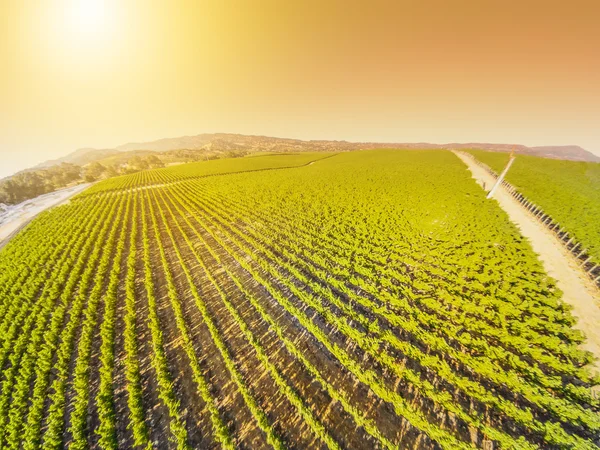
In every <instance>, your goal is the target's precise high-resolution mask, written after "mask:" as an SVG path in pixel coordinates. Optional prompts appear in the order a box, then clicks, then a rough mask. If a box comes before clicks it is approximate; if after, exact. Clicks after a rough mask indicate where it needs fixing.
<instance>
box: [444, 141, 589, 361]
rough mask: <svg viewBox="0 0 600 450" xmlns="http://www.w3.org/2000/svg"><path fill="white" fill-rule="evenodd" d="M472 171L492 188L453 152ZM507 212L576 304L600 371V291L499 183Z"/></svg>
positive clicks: (475, 167) (466, 159)
mask: <svg viewBox="0 0 600 450" xmlns="http://www.w3.org/2000/svg"><path fill="white" fill-rule="evenodd" d="M453 153H454V154H455V155H456V156H457V157H458V158H460V159H461V160H462V161H463V162H464V163H465V164H466V166H467V167H468V169H469V170H470V171H471V174H472V176H473V178H474V179H475V180H476V181H477V183H478V184H479V185H480V186H482V187H483V188H484V189H485V190H490V189H491V187H492V186H493V185H494V183H495V182H496V180H495V179H494V177H492V176H491V175H490V174H489V173H487V172H486V171H485V170H484V169H483V168H482V167H480V166H478V165H477V164H476V163H475V161H474V160H473V159H472V158H471V157H469V156H466V155H464V154H461V153H459V152H456V151H453ZM493 198H494V199H495V200H496V201H498V203H499V205H500V207H501V208H502V209H503V210H504V211H505V212H506V213H507V214H508V217H509V218H510V220H511V221H512V222H513V223H514V224H515V225H516V226H517V227H518V228H519V229H520V231H521V234H522V235H523V236H524V237H526V238H527V239H528V240H529V243H530V244H531V246H532V248H533V250H534V251H535V252H536V253H537V254H538V257H539V259H540V261H541V262H542V264H543V266H544V269H545V270H546V272H547V273H548V275H550V276H551V277H553V278H554V279H555V280H556V285H557V287H558V288H559V289H560V290H561V291H562V292H563V297H562V298H563V301H565V302H566V303H568V304H570V305H572V306H573V310H572V313H573V315H574V316H575V317H576V318H577V324H576V325H575V328H577V329H579V330H581V331H583V332H584V333H585V335H586V337H587V340H586V342H585V343H583V344H582V345H581V348H583V349H585V350H588V351H590V352H592V353H593V354H594V355H595V356H596V358H598V359H597V360H596V362H595V364H594V367H595V369H596V370H598V371H600V327H599V326H598V324H599V323H600V293H599V292H598V289H597V288H596V287H595V286H593V285H592V283H591V282H590V280H589V279H588V277H586V276H585V273H584V272H583V271H582V270H581V268H580V267H579V265H578V264H577V262H576V260H575V258H573V257H572V255H571V254H569V252H568V251H567V250H566V249H565V248H564V247H563V245H562V244H561V243H560V241H559V240H558V239H557V238H556V236H555V235H554V234H553V233H551V232H550V231H549V230H547V229H546V228H545V227H544V226H543V225H542V224H541V223H539V222H538V221H537V220H536V219H535V218H534V217H533V216H531V215H530V214H528V213H527V211H526V210H525V208H523V206H522V205H521V204H520V203H519V202H518V201H517V200H515V198H514V197H512V196H511V195H510V193H509V192H508V191H507V190H506V189H505V188H504V187H503V186H499V187H498V189H497V190H496V192H495V193H494V197H493Z"/></svg>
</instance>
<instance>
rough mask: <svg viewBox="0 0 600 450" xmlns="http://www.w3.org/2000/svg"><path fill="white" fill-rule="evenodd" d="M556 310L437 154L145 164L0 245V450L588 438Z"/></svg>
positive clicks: (590, 421) (524, 259)
mask: <svg viewBox="0 0 600 450" xmlns="http://www.w3.org/2000/svg"><path fill="white" fill-rule="evenodd" d="M313 161H315V162H314V163H313V164H311V162H313ZM136 164H137V163H136ZM171 322H172V323H171ZM573 323H574V318H573V317H572V316H571V314H570V312H569V308H568V307H567V306H565V305H564V304H563V303H562V301H561V293H560V292H559V291H558V290H557V289H556V287H555V285H554V281H553V280H552V279H550V278H549V277H548V276H547V275H546V274H545V273H544V272H543V270H542V266H541V264H540V263H539V261H538V260H537V259H536V256H535V254H534V253H533V251H532V249H531V248H530V247H529V244H528V243H527V242H526V241H525V240H524V239H523V238H522V237H521V236H520V234H519V232H518V230H517V229H516V228H515V227H514V226H513V225H512V224H511V223H510V222H509V220H508V218H507V216H506V215H505V214H504V213H503V211H502V210H501V209H500V208H499V207H498V205H497V204H495V203H494V202H489V201H486V200H485V197H484V193H483V191H482V190H481V189H480V188H479V187H478V186H477V185H476V184H475V183H474V182H473V180H472V179H471V178H470V177H469V176H468V173H467V171H466V170H465V169H464V166H463V165H462V164H461V162H460V161H459V160H458V159H457V158H456V157H455V156H454V155H452V154H451V153H449V152H444V151H432V152H414V151H406V152H404V151H368V152H354V153H345V154H339V155H336V156H331V155H327V154H302V155H286V156H261V157H255V158H236V159H234V160H218V161H209V162H200V163H194V164H189V165H183V166H177V167H169V168H161V169H156V170H144V171H141V172H138V173H135V174H132V175H129V176H124V177H119V178H114V179H111V180H106V181H103V182H100V183H98V184H97V185H95V186H94V187H93V188H91V189H89V190H88V191H86V192H84V193H83V194H82V195H79V196H78V197H76V198H75V199H74V200H73V201H72V202H71V203H70V204H68V205H65V206H62V207H60V208H58V209H56V210H52V211H50V212H47V213H45V214H42V215H41V216H40V217H39V218H38V219H36V220H35V221H34V222H33V223H31V225H30V226H29V227H28V228H27V229H26V230H25V231H24V232H23V233H22V234H20V235H19V236H17V237H16V238H15V239H14V240H13V241H11V242H10V243H9V245H7V246H6V247H5V248H4V249H3V250H2V251H0V367H2V372H1V382H0V447H2V448H20V447H23V448H26V449H28V450H32V449H38V448H61V447H63V446H67V445H68V446H70V447H72V448H88V447H94V446H98V447H99V448H117V447H119V446H135V447H136V448H144V449H149V448H161V447H163V446H166V445H167V446H171V447H173V448H180V449H186V448H190V447H192V444H193V439H195V438H197V437H198V435H197V433H198V429H199V428H198V427H197V424H198V423H202V424H203V425H202V427H203V428H202V430H203V432H205V434H206V435H203V436H202V439H203V442H206V443H207V445H208V444H212V445H213V446H215V447H217V446H219V447H224V448H238V447H244V446H248V447H250V446H252V445H255V446H257V447H260V446H265V445H268V446H271V447H274V448H286V447H294V446H295V445H299V444H297V443H296V442H295V441H294V440H293V439H294V438H295V437H301V439H305V441H304V442H311V443H312V445H313V446H315V447H327V448H331V449H337V448H344V447H351V446H352V445H353V444H352V442H354V445H356V444H355V442H356V441H352V439H355V438H358V437H359V436H360V438H361V439H364V441H361V442H365V443H366V444H365V445H368V446H369V447H373V448H386V449H393V448H404V447H408V446H410V445H411V444H414V443H415V442H418V443H420V444H422V445H431V446H437V447H440V448H447V449H459V448H465V449H467V448H472V447H473V446H479V447H483V446H486V445H488V446H489V445H493V446H494V448H519V449H522V448H523V449H529V448H531V449H533V448H578V449H579V448H582V449H587V448H589V449H592V448H597V442H594V439H597V436H598V435H599V433H600V415H599V412H600V402H599V401H598V400H597V399H594V398H593V396H592V395H591V393H590V388H591V387H592V386H593V385H594V384H595V383H597V382H598V380H597V379H595V378H594V377H592V375H591V374H590V372H589V371H588V370H587V369H586V368H585V366H586V364H588V363H589V362H590V361H591V359H592V358H591V355H590V354H589V353H587V352H584V351H582V350H580V349H579V348H578V346H579V344H580V343H581V342H582V341H583V340H584V337H583V336H582V335H581V333H579V332H577V331H574V330H573V329H572V325H573ZM119 324H122V326H123V329H119ZM142 330H143V331H142ZM199 330H201V331H199ZM118 342H120V344H118ZM144 355H145V357H144V358H143V356H144ZM290 362H292V363H293V364H291V365H290V364H289V363H290ZM182 368H185V370H182ZM217 368H219V369H218V370H217ZM188 374H189V375H188ZM184 376H189V378H190V379H189V380H182V377H184ZM302 379H304V380H308V384H303V382H302V381H301V380H302ZM184 381H185V384H186V385H187V386H188V387H190V386H191V391H189V390H188V391H183V390H182V389H181V386H182V385H183V384H184ZM265 386H267V387H268V389H264V387H265ZM152 392H153V393H154V396H153V395H149V394H150V393H152ZM189 392H193V394H194V395H196V397H194V399H197V401H198V402H200V404H199V405H193V406H194V407H193V408H191V409H190V408H189V406H190V405H191V403H190V402H191V401H196V400H192V399H190V398H187V395H188V394H189ZM265 392H267V393H271V394H272V393H274V395H268V394H266V393H265ZM119 395H121V402H120V407H121V408H123V410H121V411H120V413H119V411H118V405H117V403H118V398H119ZM232 402H233V403H232ZM235 402H237V403H235ZM232 404H233V405H236V407H238V406H239V407H240V408H241V409H232V406H231V405H232ZM240 405H241V406H240ZM192 410H195V411H194V412H198V416H199V417H196V415H195V414H191V413H192ZM281 411H284V413H283V414H280V412H281ZM337 420H341V422H337ZM159 422H160V423H159ZM92 424H93V426H91V425H92ZM159 430H165V431H168V433H165V434H166V435H165V436H163V435H161V434H160V431H159ZM353 434H356V436H353ZM249 436H252V439H253V440H254V441H252V443H251V444H250V445H249V442H250V441H249V440H248V439H249ZM407 436H408V438H407ZM411 436H412V439H414V441H407V440H406V439H411ZM167 440H169V441H170V442H167ZM349 443H350V444H349Z"/></svg>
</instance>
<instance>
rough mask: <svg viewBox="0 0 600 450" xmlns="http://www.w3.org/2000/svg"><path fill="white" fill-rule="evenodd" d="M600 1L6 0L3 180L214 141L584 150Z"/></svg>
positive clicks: (0, 87) (596, 147)
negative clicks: (122, 150)
mask: <svg viewBox="0 0 600 450" xmlns="http://www.w3.org/2000/svg"><path fill="white" fill-rule="evenodd" d="M599 17H600V2H598V1H580V0H570V1H554V0H546V1H537V0H504V1H500V0H497V1H491V0H476V1H470V0H469V1H466V0H453V1H449V0H414V1H413V0H410V1H407V0H394V1H379V0H369V1H361V2H356V1H352V0H345V1H326V0H322V1H313V0H304V1H298V2H293V1H266V0H251V1H248V0H236V1H230V0H219V1H212V0H189V1H188V0H153V1H149V0H146V1H141V0H0V152H1V158H0V177H2V176H6V175H9V174H11V173H13V172H15V171H17V170H20V169H23V168H26V167H30V166H32V165H35V164H36V163H38V162H41V161H44V160H47V159H50V158H56V157H61V156H64V155H66V154H68V153H69V152H72V151H74V150H75V149H77V148H81V147H95V148H111V147H115V146H117V145H120V144H124V143H127V142H132V141H133V142H140V141H146V140H154V139H159V138H164V137H176V136H182V135H194V134H199V133H211V132H231V133H243V134H260V135H268V136H277V137H291V138H299V139H345V140H349V141H378V142H432V143H446V142H498V143H520V144H525V145H569V144H573V145H581V146H582V147H584V148H585V149H587V150H590V151H592V152H594V153H596V154H598V155H600V126H599V124H600V27H599V26H598V18H599Z"/></svg>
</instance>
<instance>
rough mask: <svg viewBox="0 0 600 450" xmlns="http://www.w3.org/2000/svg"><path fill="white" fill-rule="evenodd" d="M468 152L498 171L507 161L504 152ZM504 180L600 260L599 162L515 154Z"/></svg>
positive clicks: (506, 155) (595, 258) (596, 259)
mask: <svg viewBox="0 0 600 450" xmlns="http://www.w3.org/2000/svg"><path fill="white" fill-rule="evenodd" d="M470 153H471V154H472V155H473V156H475V157H476V158H477V159H478V160H480V161H481V162H483V163H485V164H487V165H488V166H490V167H491V168H492V169H493V170H494V171H496V172H497V173H499V172H500V171H502V169H503V168H504V166H505V165H506V163H507V162H508V154H506V153H493V152H484V151H481V150H472V151H470ZM506 179H507V181H509V182H510V183H511V184H512V185H513V186H514V187H515V188H516V189H517V190H518V191H519V192H520V193H522V194H523V195H524V196H525V197H527V198H528V199H530V200H531V201H532V202H534V203H536V204H537V205H538V206H539V207H540V208H542V210H543V211H544V212H545V213H546V214H548V215H549V216H550V217H552V218H553V219H554V220H555V221H556V222H558V223H559V224H560V225H561V227H562V228H563V229H565V230H567V231H568V232H569V234H570V235H571V236H575V238H576V239H577V240H578V241H579V242H581V244H582V245H583V247H584V248H586V249H587V250H588V254H589V255H591V256H593V258H594V260H595V261H598V262H600V163H593V162H578V161H561V160H556V159H548V158H538V157H535V156H528V155H517V159H516V160H515V162H514V163H513V166H512V168H511V169H510V171H509V172H508V175H507V177H506ZM582 250H583V248H582Z"/></svg>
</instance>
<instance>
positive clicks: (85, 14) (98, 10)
mask: <svg viewBox="0 0 600 450" xmlns="http://www.w3.org/2000/svg"><path fill="white" fill-rule="evenodd" d="M109 6H110V5H109V4H108V2H106V1H103V0H71V2H70V5H69V7H68V9H67V11H66V12H67V22H68V25H69V26H70V28H71V29H72V31H74V32H76V33H77V34H80V35H84V34H97V33H102V32H103V30H104V31H106V28H107V25H108V24H107V23H106V22H107V19H108V17H107V12H108V11H107V9H108V7H109Z"/></svg>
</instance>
